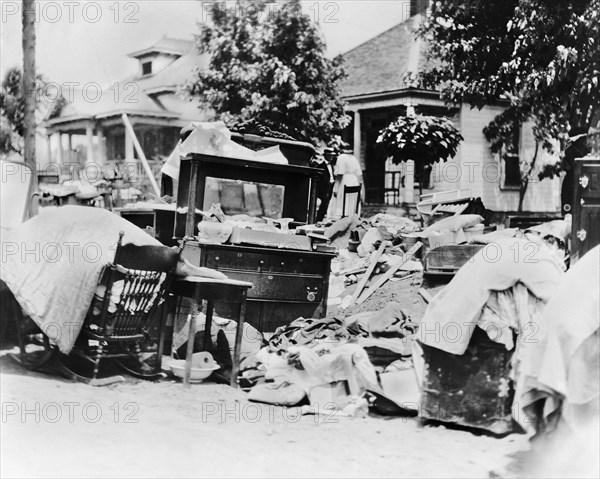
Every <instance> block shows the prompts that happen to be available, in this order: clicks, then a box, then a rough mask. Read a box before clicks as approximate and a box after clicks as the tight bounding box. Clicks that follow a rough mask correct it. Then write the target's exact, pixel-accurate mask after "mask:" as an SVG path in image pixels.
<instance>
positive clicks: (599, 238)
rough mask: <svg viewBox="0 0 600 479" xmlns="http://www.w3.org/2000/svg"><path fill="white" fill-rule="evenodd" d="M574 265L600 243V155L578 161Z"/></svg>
mask: <svg viewBox="0 0 600 479" xmlns="http://www.w3.org/2000/svg"><path fill="white" fill-rule="evenodd" d="M574 177H575V182H576V183H575V198H574V201H573V223H572V228H571V232H572V234H571V264H572V263H573V262H574V261H577V259H579V258H580V257H581V256H583V255H584V254H585V253H587V252H588V251H589V250H590V249H592V248H593V247H594V246H596V245H598V244H599V243H600V157H597V156H595V157H592V156H587V157H584V158H578V159H576V160H575V175H574Z"/></svg>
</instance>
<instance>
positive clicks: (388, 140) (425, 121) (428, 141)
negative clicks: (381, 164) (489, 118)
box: [377, 115, 463, 178]
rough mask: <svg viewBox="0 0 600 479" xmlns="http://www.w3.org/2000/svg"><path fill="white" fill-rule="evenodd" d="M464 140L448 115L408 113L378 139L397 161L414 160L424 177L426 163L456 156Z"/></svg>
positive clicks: (389, 154)
mask: <svg viewBox="0 0 600 479" xmlns="http://www.w3.org/2000/svg"><path fill="white" fill-rule="evenodd" d="M462 140H463V137H462V135H461V134H460V132H459V131H458V130H457V129H456V128H455V127H454V125H453V124H452V122H451V121H450V120H448V119H447V118H442V117H435V116H423V115H406V116H401V117H399V118H398V119H397V120H396V121H393V122H392V123H390V124H389V125H388V126H387V127H386V128H384V129H383V130H381V132H380V134H379V137H378V138H377V143H379V144H380V145H381V146H382V148H383V150H384V152H385V156H386V157H387V158H390V157H391V158H392V162H393V163H394V164H396V165H397V164H399V163H400V162H402V161H407V160H413V161H414V162H415V170H416V171H417V174H418V175H419V177H420V178H424V173H425V169H426V167H428V166H431V165H433V164H434V163H436V162H438V161H446V160H447V159H448V158H452V157H453V156H454V155H456V150H457V148H458V145H459V144H460V142H461V141H462Z"/></svg>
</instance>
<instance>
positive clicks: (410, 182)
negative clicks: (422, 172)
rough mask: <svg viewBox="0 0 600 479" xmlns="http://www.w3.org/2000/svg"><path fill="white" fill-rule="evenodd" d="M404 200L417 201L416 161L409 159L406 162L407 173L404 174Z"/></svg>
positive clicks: (406, 201) (408, 201)
mask: <svg viewBox="0 0 600 479" xmlns="http://www.w3.org/2000/svg"><path fill="white" fill-rule="evenodd" d="M404 202H405V203H414V202H415V162H414V160H408V161H407V162H406V175H405V176H404Z"/></svg>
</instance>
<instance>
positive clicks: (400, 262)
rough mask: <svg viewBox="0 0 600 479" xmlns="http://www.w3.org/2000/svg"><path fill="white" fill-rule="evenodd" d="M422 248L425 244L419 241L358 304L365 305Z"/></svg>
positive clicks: (359, 299)
mask: <svg viewBox="0 0 600 479" xmlns="http://www.w3.org/2000/svg"><path fill="white" fill-rule="evenodd" d="M421 246H423V243H421V242H420V241H417V242H416V243H415V244H414V245H413V247H412V248H411V249H409V250H408V252H407V253H406V254H405V255H404V257H403V258H402V260H401V261H399V262H398V264H396V265H394V266H392V267H391V268H390V269H388V270H387V271H386V272H385V274H384V275H383V276H382V277H381V278H380V279H379V281H377V282H376V283H375V284H374V285H373V286H371V287H370V288H369V289H367V290H366V291H365V292H364V294H362V295H361V296H360V298H358V299H357V300H356V304H361V303H363V302H364V301H365V300H366V299H367V298H368V297H369V296H371V295H372V294H373V293H374V292H375V291H377V290H378V289H379V288H381V286H383V285H384V284H385V283H386V282H387V281H388V280H389V279H390V278H391V277H392V276H394V274H395V273H396V271H398V270H399V269H400V267H401V266H402V265H404V264H406V262H407V261H409V260H410V259H411V258H412V257H413V256H414V255H415V254H416V252H417V251H419V249H421Z"/></svg>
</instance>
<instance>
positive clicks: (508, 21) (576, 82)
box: [419, 0, 600, 210]
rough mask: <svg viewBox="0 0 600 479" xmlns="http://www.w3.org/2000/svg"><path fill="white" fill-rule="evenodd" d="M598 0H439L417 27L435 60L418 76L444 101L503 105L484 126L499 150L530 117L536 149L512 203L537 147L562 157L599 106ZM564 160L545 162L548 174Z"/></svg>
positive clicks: (525, 176)
mask: <svg viewBox="0 0 600 479" xmlns="http://www.w3.org/2000/svg"><path fill="white" fill-rule="evenodd" d="M599 23H600V0H563V1H560V2H557V1H555V0H495V1H494V2H488V1H486V0H463V1H460V0H445V1H443V2H442V1H438V2H435V4H434V5H433V7H432V13H431V15H430V16H429V17H428V18H427V19H426V20H425V21H424V23H423V24H422V26H421V28H420V29H419V35H420V36H421V37H422V38H424V39H425V40H426V41H427V43H428V46H429V48H428V55H429V59H430V61H431V64H432V65H434V66H433V67H432V68H430V69H429V70H428V71H426V72H424V73H423V74H422V75H421V77H420V78H419V80H420V81H421V82H422V83H423V84H424V85H425V86H428V87H440V88H441V94H442V97H443V99H444V100H445V101H447V102H448V103H452V104H456V103H461V102H467V103H469V104H471V106H473V107H477V108H482V107H483V106H484V105H490V104H503V105H505V106H506V109H505V110H504V111H503V112H502V113H501V114H500V115H498V116H497V117H496V118H495V119H494V120H493V121H492V122H491V123H490V124H489V125H487V126H486V127H485V128H484V134H485V136H486V137H487V139H488V141H490V142H491V148H492V151H493V152H500V153H502V152H504V151H505V150H506V148H507V147H508V145H510V141H511V139H512V138H513V135H514V131H515V128H519V127H521V126H522V125H523V124H524V123H525V122H526V121H532V122H533V134H534V137H535V140H536V149H535V155H534V157H533V159H531V160H530V161H529V162H525V163H522V164H521V180H522V181H521V189H520V200H519V210H521V209H522V206H523V199H524V196H525V193H526V191H527V186H528V183H529V181H530V180H531V179H532V178H533V177H534V176H535V175H537V174H538V170H539V168H538V165H537V164H536V162H537V161H538V156H539V153H540V149H545V150H547V151H548V152H551V153H558V154H559V157H560V158H563V157H564V154H565V151H566V149H567V148H568V147H569V146H570V144H571V143H572V141H571V138H572V137H577V135H579V134H583V133H587V131H588V130H589V129H590V127H592V126H593V124H592V119H593V118H594V116H595V115H596V114H597V112H598V109H599V108H600V106H599V105H600V85H599V83H600V26H599ZM562 167H564V164H562V163H561V164H558V165H556V166H555V167H553V168H545V169H543V170H542V172H541V173H539V175H540V176H541V177H544V176H552V175H553V174H555V173H557V172H558V171H559V170H560V169H561V168H562Z"/></svg>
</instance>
